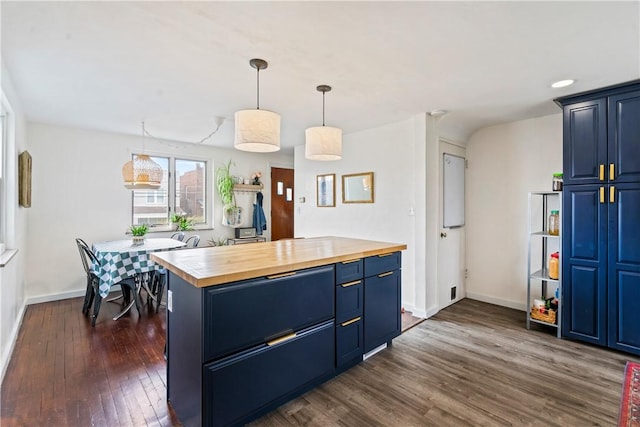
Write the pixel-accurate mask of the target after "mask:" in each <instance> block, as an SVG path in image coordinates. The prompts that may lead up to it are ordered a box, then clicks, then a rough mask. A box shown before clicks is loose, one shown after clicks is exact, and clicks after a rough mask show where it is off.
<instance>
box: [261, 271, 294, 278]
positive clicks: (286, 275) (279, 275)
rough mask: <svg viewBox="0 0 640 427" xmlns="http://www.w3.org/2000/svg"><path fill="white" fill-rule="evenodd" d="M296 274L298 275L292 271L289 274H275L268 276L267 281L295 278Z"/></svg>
mask: <svg viewBox="0 0 640 427" xmlns="http://www.w3.org/2000/svg"><path fill="white" fill-rule="evenodd" d="M295 274H296V272H295V271H290V272H288V273H282V274H274V275H273V276H267V279H279V278H281V277H288V276H295Z"/></svg>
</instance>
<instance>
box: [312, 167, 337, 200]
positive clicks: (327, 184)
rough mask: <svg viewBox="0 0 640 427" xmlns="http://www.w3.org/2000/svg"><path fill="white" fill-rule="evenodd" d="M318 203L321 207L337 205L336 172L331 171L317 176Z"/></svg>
mask: <svg viewBox="0 0 640 427" xmlns="http://www.w3.org/2000/svg"><path fill="white" fill-rule="evenodd" d="M316 204H317V205H318V206H319V207H335V205H336V174H334V173H330V174H327V175H318V176H317V177H316Z"/></svg>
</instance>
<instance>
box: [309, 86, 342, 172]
mask: <svg viewBox="0 0 640 427" xmlns="http://www.w3.org/2000/svg"><path fill="white" fill-rule="evenodd" d="M316 89H317V90H318V92H322V126H316V127H311V128H308V129H307V130H306V131H305V147H304V156H305V157H306V158H307V159H309V160H340V159H341V158H342V129H340V128H336V127H331V126H325V125H324V94H325V93H326V92H329V91H330V90H331V86H327V85H320V86H318V87H317V88H316Z"/></svg>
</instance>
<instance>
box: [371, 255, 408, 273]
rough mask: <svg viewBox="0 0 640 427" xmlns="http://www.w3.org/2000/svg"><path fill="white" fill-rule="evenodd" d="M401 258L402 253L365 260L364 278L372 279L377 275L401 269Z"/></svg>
mask: <svg viewBox="0 0 640 427" xmlns="http://www.w3.org/2000/svg"><path fill="white" fill-rule="evenodd" d="M400 256H401V255H400V252H391V253H388V254H382V255H374V256H370V257H367V258H365V259H364V277H371V276H375V275H376V274H380V273H386V272H387V271H391V270H397V269H399V268H400V264H401V258H400Z"/></svg>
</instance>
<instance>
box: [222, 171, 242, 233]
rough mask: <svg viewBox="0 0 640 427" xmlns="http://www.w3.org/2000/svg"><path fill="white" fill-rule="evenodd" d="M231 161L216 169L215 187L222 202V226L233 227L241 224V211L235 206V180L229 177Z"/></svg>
mask: <svg viewBox="0 0 640 427" xmlns="http://www.w3.org/2000/svg"><path fill="white" fill-rule="evenodd" d="M231 164H232V163H231V160H229V163H226V164H223V165H221V166H220V167H218V169H216V187H217V189H218V194H220V199H221V200H222V225H228V226H234V225H237V224H239V223H241V222H242V209H241V208H240V207H239V206H237V205H236V196H235V193H234V192H233V186H234V185H235V183H236V182H235V181H236V180H235V179H234V177H233V176H231Z"/></svg>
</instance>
